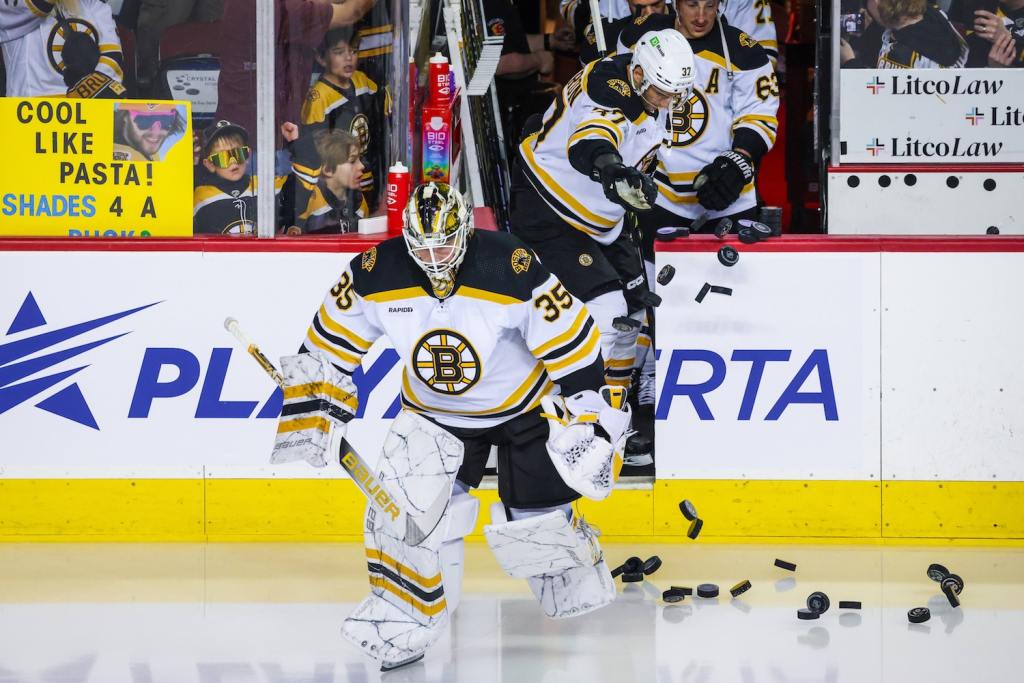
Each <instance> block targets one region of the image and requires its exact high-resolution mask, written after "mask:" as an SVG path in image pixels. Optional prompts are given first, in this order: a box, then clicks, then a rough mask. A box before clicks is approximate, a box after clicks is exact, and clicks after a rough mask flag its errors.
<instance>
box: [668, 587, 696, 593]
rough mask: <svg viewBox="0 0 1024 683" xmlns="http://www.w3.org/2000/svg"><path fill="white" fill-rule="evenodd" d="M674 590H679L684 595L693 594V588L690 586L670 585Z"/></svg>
mask: <svg viewBox="0 0 1024 683" xmlns="http://www.w3.org/2000/svg"><path fill="white" fill-rule="evenodd" d="M669 588H671V589H672V590H674V591H679V592H680V593H682V594H683V595H693V589H692V588H690V587H689V586H669Z"/></svg>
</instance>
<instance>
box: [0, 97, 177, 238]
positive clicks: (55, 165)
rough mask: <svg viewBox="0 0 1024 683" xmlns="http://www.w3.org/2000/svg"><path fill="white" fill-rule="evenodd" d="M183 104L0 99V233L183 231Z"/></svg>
mask: <svg viewBox="0 0 1024 683" xmlns="http://www.w3.org/2000/svg"><path fill="white" fill-rule="evenodd" d="M191 121H192V119H191V111H190V106H189V103H188V102H171V101H159V102H156V101H154V102H147V101H142V100H101V99H96V100H82V99H63V98H26V99H19V98H14V97H4V98H0V130H2V131H4V136H3V137H4V145H3V156H4V159H3V163H2V164H0V236H3V237H10V236H26V235H43V236H54V237H56V236H61V237H150V236H152V237H190V236H191V235H192V123H191Z"/></svg>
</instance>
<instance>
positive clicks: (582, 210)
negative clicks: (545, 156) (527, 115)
mask: <svg viewBox="0 0 1024 683" xmlns="http://www.w3.org/2000/svg"><path fill="white" fill-rule="evenodd" d="M536 136H537V134H536V133H534V134H533V135H531V136H530V138H527V139H526V140H524V141H523V144H522V146H521V147H520V149H522V151H523V157H524V158H525V159H526V162H527V164H528V165H529V167H530V170H531V171H533V173H534V175H536V177H537V178H538V179H539V180H540V181H541V182H543V183H544V187H545V188H546V189H547V190H548V191H550V192H552V193H553V194H555V195H556V196H557V197H558V198H559V199H560V200H561V201H562V202H563V203H564V204H565V206H566V207H567V208H570V209H572V210H573V211H574V212H575V213H576V215H578V216H579V217H580V218H582V219H583V220H586V221H588V222H589V223H591V224H592V225H594V226H600V227H602V228H606V229H610V228H613V227H615V224H616V223H617V222H618V221H615V220H611V219H608V218H603V217H601V216H598V215H597V214H595V213H593V212H591V211H589V210H588V209H587V208H586V207H585V206H583V205H582V204H580V202H579V201H578V200H577V199H576V198H574V197H572V196H570V195H569V194H567V193H565V192H564V191H563V190H562V189H561V188H559V187H558V183H556V182H555V180H554V178H552V177H551V176H550V175H549V174H548V172H547V171H545V170H544V169H543V168H541V166H540V164H538V163H537V159H536V157H534V155H533V144H534V142H535V141H536Z"/></svg>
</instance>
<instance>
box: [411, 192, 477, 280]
mask: <svg viewBox="0 0 1024 683" xmlns="http://www.w3.org/2000/svg"><path fill="white" fill-rule="evenodd" d="M404 222H405V225H404V226H403V228H402V237H403V238H405V246H406V248H407V249H408V250H409V256H411V257H412V259H413V261H415V262H416V265H418V266H419V267H420V268H422V269H423V272H425V273H426V274H427V277H428V278H430V283H431V284H432V285H433V287H434V290H435V292H436V293H437V294H438V295H439V296H447V295H448V294H450V293H451V291H452V288H453V286H454V284H455V274H456V273H457V272H458V270H459V266H460V265H462V260H463V259H464V258H465V257H466V248H467V247H468V246H469V238H470V236H471V235H472V234H473V223H472V221H471V220H470V212H469V206H468V205H467V204H466V200H465V198H463V196H462V193H461V192H459V191H458V190H456V189H455V188H453V187H452V186H451V185H448V184H447V183H424V184H423V185H420V186H419V187H417V188H416V189H415V190H413V191H412V195H411V196H410V197H409V204H408V205H407V206H406V207H405V221H404Z"/></svg>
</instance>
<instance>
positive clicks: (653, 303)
mask: <svg viewBox="0 0 1024 683" xmlns="http://www.w3.org/2000/svg"><path fill="white" fill-rule="evenodd" d="M644 303H645V304H646V305H648V306H650V307H651V308H657V307H658V306H660V305H661V297H660V296H658V295H657V294H655V293H654V292H647V293H646V294H644Z"/></svg>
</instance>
